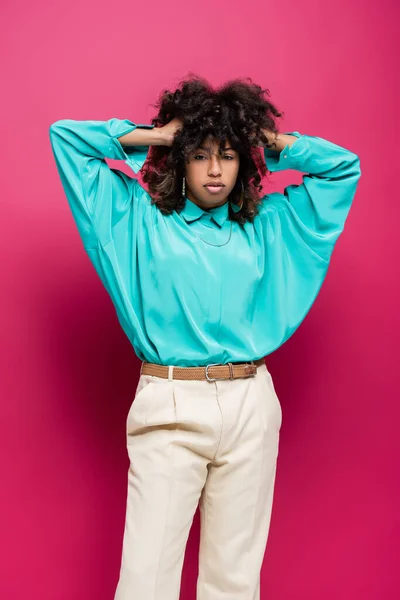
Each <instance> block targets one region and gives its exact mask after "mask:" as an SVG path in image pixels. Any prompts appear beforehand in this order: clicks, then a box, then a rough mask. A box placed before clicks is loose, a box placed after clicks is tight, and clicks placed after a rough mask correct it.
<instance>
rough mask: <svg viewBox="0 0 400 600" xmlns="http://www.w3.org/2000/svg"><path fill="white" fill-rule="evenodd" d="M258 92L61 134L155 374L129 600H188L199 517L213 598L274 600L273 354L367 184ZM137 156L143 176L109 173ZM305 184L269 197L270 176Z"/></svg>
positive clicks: (134, 490) (87, 240)
mask: <svg viewBox="0 0 400 600" xmlns="http://www.w3.org/2000/svg"><path fill="white" fill-rule="evenodd" d="M268 96H269V91H268V90H262V88H261V87H259V86H257V85H255V84H253V83H251V80H250V79H249V80H247V81H241V80H238V79H237V80H234V81H230V82H228V83H226V84H224V85H222V86H221V87H219V88H217V89H213V88H212V87H211V86H210V85H209V84H208V83H207V82H206V81H205V80H204V79H202V78H200V77H191V78H188V79H187V80H186V81H183V82H182V83H181V85H180V86H179V87H178V88H177V89H176V90H175V91H174V92H169V91H164V93H163V94H162V95H161V96H160V99H159V102H158V105H157V106H158V108H159V111H158V115H157V117H156V118H154V119H153V120H152V124H151V125H138V124H135V123H134V122H132V121H130V120H127V119H125V120H119V119H116V118H113V119H109V120H108V121H74V120H69V119H64V120H60V121H57V122H55V123H53V124H52V125H51V127H50V139H51V143H52V148H53V152H54V157H55V161H56V164H57V167H58V170H59V174H60V177H61V181H62V184H63V186H64V189H65V193H66V196H67V199H68V202H69V204H70V207H71V210H72V213H73V216H74V219H75V222H76V225H77V227H78V230H79V233H80V236H81V239H82V241H83V245H84V248H85V250H86V252H87V254H88V255H89V258H90V260H91V262H92V263H93V265H94V267H95V269H96V271H97V273H98V274H99V276H100V278H101V280H102V282H103V284H104V286H105V287H106V289H107V291H108V293H109V295H110V297H111V299H112V301H113V303H114V306H115V309H116V312H117V315H118V319H119V321H120V323H121V326H122V327H123V329H124V331H125V333H126V335H127V336H128V338H129V340H130V342H131V344H132V346H133V348H134V351H135V353H136V355H137V356H138V357H139V358H140V360H141V361H142V365H141V374H140V378H139V382H138V386H137V389H136V395H135V399H134V401H133V402H132V405H131V407H130V410H129V413H128V416H127V422H126V434H127V449H128V455H129V459H130V469H129V473H128V495H127V506H126V523H125V531H124V539H123V549H122V564H121V571H120V576H119V581H118V586H117V590H116V594H115V600H131V599H132V598H138V599H140V600H176V599H177V598H178V597H179V589H180V581H181V570H182V564H183V559H184V551H185V547H186V541H187V537H188V534H189V530H190V526H191V523H192V520H193V516H194V514H195V511H196V508H197V505H198V503H200V514H201V540H200V554H199V577H198V581H197V598H198V599H199V600H222V599H223V598H226V599H227V600H228V599H229V600H249V599H252V600H258V599H259V597H260V569H261V565H262V560H263V556H264V552H265V547H266V543H267V537H268V531H269V525H270V517H271V511H272V499H273V490H274V481H275V473H276V463H277V455H278V442H279V432H280V427H281V423H282V411H281V406H280V402H279V399H278V397H277V395H276V393H275V389H274V384H273V381H272V377H271V374H270V372H269V370H268V368H267V366H266V364H265V361H264V357H265V356H266V355H268V354H270V353H271V352H273V351H274V350H275V349H277V348H278V347H279V346H281V345H282V344H283V343H284V342H285V341H286V340H287V339H288V338H289V337H290V336H291V335H292V334H293V333H294V331H295V330H296V329H297V328H298V326H299V325H300V323H301V322H302V321H303V319H304V317H305V316H306V314H307V313H308V311H309V310H310V308H311V306H312V304H313V302H314V300H315V298H316V296H317V294H318V292H319V289H320V287H321V285H322V283H323V281H324V278H325V275H326V272H327V269H328V265H329V262H330V258H331V255H332V252H333V249H334V246H335V243H336V240H337V239H338V237H339V235H340V233H341V232H342V230H343V228H344V224H345V220H346V217H347V214H348V211H349V208H350V205H351V203H352V200H353V197H354V194H355V191H356V187H357V183H358V180H359V177H360V173H361V172H360V163H359V159H358V156H357V155H356V154H354V153H353V152H351V151H349V150H347V149H345V148H343V147H340V146H337V145H335V144H333V143H332V142H329V141H327V140H324V139H322V138H320V137H315V136H311V135H306V134H301V133H299V132H297V131H295V132H290V133H289V132H288V133H283V134H282V133H279V132H278V129H277V127H276V119H277V118H278V117H281V116H282V114H283V113H281V112H279V111H278V110H277V108H276V107H275V106H274V105H273V104H272V103H271V102H270V101H269V100H268ZM105 158H111V159H121V160H125V162H126V163H127V164H128V165H129V166H130V167H131V168H132V170H133V171H134V173H137V172H138V171H139V169H141V167H142V166H143V164H144V162H145V160H146V158H147V161H146V164H145V165H144V168H143V181H144V182H145V183H147V184H148V188H149V191H146V190H145V189H144V188H143V187H142V186H141V185H140V184H139V182H138V181H137V179H136V178H134V177H129V176H128V175H126V174H125V173H123V172H122V171H120V170H117V169H111V168H109V167H108V165H107V163H106V162H105ZM283 169H296V170H299V171H303V172H306V173H308V174H307V175H306V176H303V183H302V184H301V185H289V186H288V187H286V188H285V190H284V192H283V193H278V192H274V193H271V194H266V195H263V196H262V195H261V194H260V192H261V190H262V186H261V185H260V181H261V176H262V175H265V174H266V173H267V170H269V171H281V170H283Z"/></svg>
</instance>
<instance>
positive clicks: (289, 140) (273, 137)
mask: <svg viewBox="0 0 400 600" xmlns="http://www.w3.org/2000/svg"><path fill="white" fill-rule="evenodd" d="M262 131H263V133H264V135H265V136H266V137H267V139H268V142H269V143H270V144H271V143H273V144H274V145H272V146H271V147H270V148H269V150H276V151H277V152H280V151H281V150H283V149H284V148H285V147H286V146H292V145H293V144H294V143H295V141H296V140H297V139H298V138H297V137H296V136H295V135H289V134H286V133H276V134H275V133H273V132H272V131H269V130H268V129H263V130H262Z"/></svg>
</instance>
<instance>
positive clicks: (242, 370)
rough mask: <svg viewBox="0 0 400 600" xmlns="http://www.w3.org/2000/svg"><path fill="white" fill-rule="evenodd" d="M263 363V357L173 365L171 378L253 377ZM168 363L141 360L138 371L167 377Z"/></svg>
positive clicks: (214, 378) (215, 378) (208, 379)
mask: <svg viewBox="0 0 400 600" xmlns="http://www.w3.org/2000/svg"><path fill="white" fill-rule="evenodd" d="M263 363H264V364H265V361H264V358H259V359H258V360H251V361H249V362H247V363H245V362H244V363H226V364H222V363H212V364H210V365H205V366H204V367H178V366H173V368H172V377H173V379H192V380H195V379H207V381H217V380H220V379H221V380H222V379H237V378H238V377H254V376H255V375H256V373H257V367H259V366H260V365H262V364H263ZM169 370H170V369H169V366H168V365H158V364H156V363H149V362H146V361H143V362H142V367H141V370H140V373H141V374H143V375H155V376H156V377H163V378H164V379H168V375H169Z"/></svg>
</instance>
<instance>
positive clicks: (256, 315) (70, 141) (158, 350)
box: [49, 118, 361, 366]
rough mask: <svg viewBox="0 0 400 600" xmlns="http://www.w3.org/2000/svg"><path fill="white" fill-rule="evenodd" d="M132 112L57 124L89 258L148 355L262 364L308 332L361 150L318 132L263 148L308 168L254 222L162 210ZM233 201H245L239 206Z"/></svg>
mask: <svg viewBox="0 0 400 600" xmlns="http://www.w3.org/2000/svg"><path fill="white" fill-rule="evenodd" d="M136 127H145V128H152V127H153V125H146V124H135V123H134V122H133V121H130V120H128V119H117V118H112V119H109V120H107V121H92V120H91V121H76V120H72V119H62V120H59V121H56V122H55V123H53V124H51V126H50V130H49V134H50V141H51V146H52V150H53V154H54V158H55V162H56V166H57V169H58V172H59V175H60V178H61V182H62V185H63V188H64V191H65V194H66V198H67V200H68V203H69V206H70V208H71V211H72V215H73V217H74V220H75V223H76V226H77V228H78V230H79V234H80V237H81V239H82V242H83V245H84V248H85V250H86V253H87V254H88V256H89V258H90V260H91V262H92V264H93V266H94V268H95V269H96V272H97V273H98V275H99V277H100V279H101V281H102V282H103V284H104V286H105V288H106V290H107V292H108V293H109V295H110V297H111V300H112V302H113V304H114V306H115V310H116V313H117V317H118V319H119V322H120V324H121V326H122V328H123V330H124V331H125V333H126V335H127V337H128V339H129V340H130V342H131V344H132V346H133V348H134V351H135V353H136V355H137V356H138V358H139V359H141V360H145V361H148V362H154V363H159V364H164V365H177V366H204V365H207V364H211V363H226V362H229V361H231V362H239V361H249V360H255V359H257V358H261V357H263V356H266V355H268V354H270V353H271V352H273V351H274V350H276V349H277V348H279V347H280V346H281V345H282V344H283V343H284V342H285V341H286V340H287V339H288V338H289V337H290V336H291V335H292V334H293V333H294V332H295V331H296V329H297V328H298V327H299V325H300V324H301V322H302V321H303V319H304V318H305V316H306V315H307V313H308V311H309V310H310V308H311V306H312V305H313V302H314V300H315V298H316V297H317V295H318V292H319V290H320V288H321V285H322V283H323V281H324V279H325V276H326V273H327V270H328V267H329V264H330V260H331V257H332V252H333V249H334V247H335V243H336V241H337V239H338V237H339V236H340V234H341V232H342V231H343V228H344V224H345V221H346V218H347V215H348V212H349V209H350V206H351V204H352V201H353V198H354V195H355V192H356V188H357V184H358V181H359V178H360V175H361V170H360V160H359V157H358V156H357V155H356V154H355V153H353V152H351V151H350V150H348V149H346V148H343V147H341V146H338V145H336V144H334V143H332V142H330V141H328V140H325V139H323V138H320V137H316V136H311V135H306V134H301V133H299V132H297V131H295V132H286V133H287V134H290V135H294V136H296V137H297V140H296V141H295V142H294V144H292V145H291V146H289V145H287V146H286V147H285V148H284V149H283V150H282V151H281V152H277V151H274V150H271V149H267V148H264V157H265V161H266V165H267V168H268V169H269V171H271V172H274V171H282V170H284V169H294V170H298V171H301V172H304V173H307V174H306V175H303V178H302V181H303V182H302V183H301V184H300V185H294V184H292V185H288V186H287V187H286V188H285V189H284V192H283V193H280V192H273V193H270V194H266V195H264V196H263V198H262V203H261V205H260V207H259V214H258V215H257V216H256V217H255V219H254V221H253V223H246V224H245V225H244V226H240V225H239V224H238V223H236V222H232V237H231V239H230V241H229V243H228V244H226V245H224V246H221V247H217V246H211V245H208V244H207V243H205V242H204V241H202V240H201V239H200V238H199V237H198V236H201V237H202V238H204V239H205V240H207V241H209V242H210V243H214V244H223V243H224V242H225V241H226V240H227V239H228V236H229V230H230V225H231V221H230V219H229V218H228V216H229V215H228V202H229V201H227V202H226V203H225V204H224V205H223V206H220V207H217V208H213V209H210V210H209V211H206V210H203V209H201V208H200V207H199V206H197V205H196V204H195V203H193V202H191V201H190V200H189V199H188V198H186V204H185V208H184V209H183V211H181V212H180V213H178V212H177V211H174V212H173V213H172V214H171V215H163V214H162V213H161V211H160V210H159V209H158V208H157V206H156V205H155V204H152V203H151V197H150V195H149V194H148V192H147V191H146V190H145V189H144V188H143V187H142V186H141V185H140V183H139V182H138V180H137V179H136V178H135V177H130V176H128V175H126V174H125V173H123V172H122V171H120V170H119V169H112V168H110V167H109V166H108V164H107V162H106V161H105V158H110V159H120V160H124V161H125V162H126V164H127V165H129V167H130V168H131V169H132V171H133V172H134V173H138V171H139V170H140V168H141V167H142V165H143V163H144V161H145V160H146V157H147V153H148V151H149V147H148V146H141V147H139V146H122V145H121V143H120V142H119V140H118V137H120V136H122V135H124V134H126V133H128V132H129V131H132V130H134V129H135V128H136ZM232 208H233V209H234V210H237V207H235V205H233V204H232Z"/></svg>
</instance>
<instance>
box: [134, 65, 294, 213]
mask: <svg viewBox="0 0 400 600" xmlns="http://www.w3.org/2000/svg"><path fill="white" fill-rule="evenodd" d="M269 95H270V92H269V90H268V89H262V88H261V87H260V86H258V85H256V84H255V83H252V81H251V79H250V77H247V78H245V79H241V78H238V79H234V80H230V81H228V82H227V83H225V84H223V85H221V86H220V87H218V88H216V89H214V88H213V87H212V86H211V85H210V84H209V83H208V82H207V81H206V80H205V79H204V78H203V77H200V76H197V75H193V74H190V75H189V76H188V77H186V78H184V79H183V80H181V82H180V83H179V85H178V87H177V88H176V89H175V91H169V90H164V91H163V92H161V93H160V96H159V99H158V101H157V102H156V104H153V105H152V106H154V107H156V108H158V115H157V116H156V117H155V118H153V119H152V120H151V123H152V125H155V127H162V126H163V125H166V124H167V123H168V122H169V121H171V120H172V119H173V118H175V117H178V118H180V119H181V120H182V123H183V126H182V128H181V129H180V130H179V131H177V133H176V134H175V137H174V141H173V143H172V146H155V145H154V146H150V149H149V152H148V155H147V160H146V162H145V164H144V165H143V181H144V182H145V183H147V184H148V188H149V194H150V196H151V197H152V202H153V203H155V204H157V206H158V207H159V209H160V210H161V211H162V212H163V213H164V214H170V213H172V211H173V210H176V211H177V212H179V211H180V210H182V208H183V207H184V204H185V199H184V197H183V196H182V179H183V177H184V174H185V169H184V165H185V162H187V161H188V157H189V155H190V154H191V153H192V152H193V151H194V150H196V149H197V148H198V147H199V146H200V145H201V144H202V142H203V141H204V140H205V138H207V137H209V136H210V137H211V138H212V139H214V140H216V141H218V142H219V148H220V150H221V151H223V148H224V146H225V144H227V142H228V141H229V142H230V143H231V146H232V147H233V148H234V150H236V151H237V152H238V154H239V158H240V166H239V173H238V177H237V181H236V184H235V186H234V188H233V190H232V192H231V194H230V198H229V199H230V200H231V201H232V202H234V203H239V201H240V196H241V193H242V185H241V181H240V180H242V182H243V187H244V196H243V208H242V209H241V210H240V211H239V212H234V211H233V210H232V209H231V208H230V207H229V217H230V218H231V219H232V220H235V221H238V222H239V223H241V224H243V223H245V222H246V221H247V220H249V221H252V220H253V218H254V216H255V215H256V214H258V209H257V205H258V204H260V203H261V199H260V196H259V193H260V192H261V191H262V185H261V183H260V182H261V178H262V176H264V175H265V174H266V173H267V172H268V169H267V167H266V164H265V159H264V154H263V150H262V147H261V146H259V144H260V143H261V144H262V145H263V146H266V147H270V148H271V147H273V144H272V143H271V144H269V142H268V139H267V138H266V137H265V136H264V134H263V132H262V131H261V129H268V130H269V131H272V132H274V133H278V129H277V128H276V123H275V119H276V118H277V117H282V116H283V114H284V113H283V112H279V111H278V109H277V108H276V107H275V106H274V105H273V104H272V103H271V102H270V101H269V100H268V99H267V97H268V96H269Z"/></svg>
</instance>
